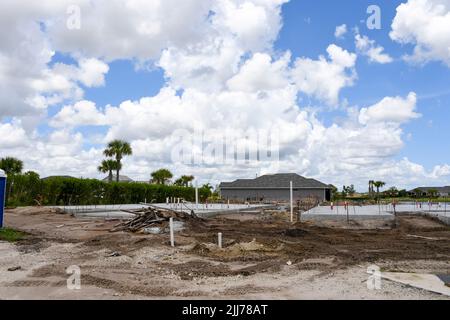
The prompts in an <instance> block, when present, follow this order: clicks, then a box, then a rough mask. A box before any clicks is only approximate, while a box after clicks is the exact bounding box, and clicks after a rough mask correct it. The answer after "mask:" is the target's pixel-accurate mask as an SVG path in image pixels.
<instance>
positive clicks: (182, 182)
mask: <svg viewBox="0 0 450 320" xmlns="http://www.w3.org/2000/svg"><path fill="white" fill-rule="evenodd" d="M194 179H195V178H194V176H181V178H179V179H177V181H175V185H177V186H182V187H189V183H191V182H192V181H194Z"/></svg>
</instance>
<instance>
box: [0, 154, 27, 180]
mask: <svg viewBox="0 0 450 320" xmlns="http://www.w3.org/2000/svg"><path fill="white" fill-rule="evenodd" d="M0 169H2V170H3V171H5V173H6V174H7V175H8V176H9V175H15V174H20V173H21V172H22V170H23V161H22V160H19V159H16V158H13V157H6V158H2V159H0Z"/></svg>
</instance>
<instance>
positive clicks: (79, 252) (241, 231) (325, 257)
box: [0, 208, 450, 299]
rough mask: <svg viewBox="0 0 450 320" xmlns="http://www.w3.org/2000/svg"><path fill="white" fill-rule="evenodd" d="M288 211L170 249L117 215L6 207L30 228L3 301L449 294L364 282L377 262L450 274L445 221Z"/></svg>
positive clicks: (5, 280) (1, 269)
mask: <svg viewBox="0 0 450 320" xmlns="http://www.w3.org/2000/svg"><path fill="white" fill-rule="evenodd" d="M286 217H287V216H286V214H280V213H277V214H274V213H265V214H244V215H233V216H226V217H221V218H216V219H211V220H192V221H189V222H187V223H186V229H185V230H184V231H182V232H180V233H177V234H176V244H177V245H176V248H171V247H170V246H169V245H168V240H169V239H168V235H165V234H163V235H141V234H130V233H123V232H120V233H110V232H109V230H110V229H111V228H112V227H113V226H114V225H116V224H117V223H118V222H117V221H104V220H86V219H75V218H73V217H71V216H68V215H61V214H58V213H56V212H50V211H48V210H46V209H40V208H19V209H15V210H8V211H7V213H6V225H8V226H9V227H13V228H15V229H19V230H22V231H25V232H27V233H28V236H27V238H26V239H25V240H23V241H20V242H19V243H17V244H9V243H6V242H0V299H23V298H26V299H91V298H95V299H167V298H172V299H186V298H189V299H244V298H245V299H448V297H444V296H440V295H437V294H433V293H430V292H427V291H424V290H419V289H415V288H409V287H406V286H403V285H400V284H397V283H394V282H390V281H384V280H383V281H382V287H381V290H368V289H367V285H366V281H367V279H368V274H367V267H368V266H370V265H372V264H376V265H378V266H379V267H380V268H381V270H384V271H399V272H421V273H433V274H450V250H449V248H450V228H449V227H446V226H444V225H442V224H440V223H438V222H436V221H433V220H429V219H427V218H423V217H411V216H402V217H399V218H398V220H397V223H396V224H395V225H393V226H391V227H389V228H388V227H387V226H383V227H380V228H376V229H373V228H372V229H367V228H366V227H364V226H359V227H358V225H357V223H356V224H352V226H351V227H348V226H347V225H346V224H344V225H333V226H326V227H325V226H323V225H320V226H319V225H314V224H312V223H302V224H301V223H297V224H294V225H291V224H289V223H287V222H286V220H287V219H286ZM330 227H333V228H330ZM218 232H222V233H223V235H224V248H223V249H219V248H218V247H217V246H216V245H215V243H216V241H217V233H218ZM72 265H77V266H79V267H80V269H81V285H82V288H81V290H69V289H67V285H66V283H67V279H68V277H69V275H68V274H66V269H67V267H69V266H72ZM14 267H20V269H19V270H16V271H8V269H9V268H14Z"/></svg>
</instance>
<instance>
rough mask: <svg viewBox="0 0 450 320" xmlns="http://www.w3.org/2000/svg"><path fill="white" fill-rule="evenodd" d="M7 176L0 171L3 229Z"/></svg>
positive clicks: (1, 222)
mask: <svg viewBox="0 0 450 320" xmlns="http://www.w3.org/2000/svg"><path fill="white" fill-rule="evenodd" d="M5 195H6V174H5V172H4V171H3V170H1V169H0V228H3V213H4V212H5Z"/></svg>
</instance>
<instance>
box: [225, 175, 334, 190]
mask: <svg viewBox="0 0 450 320" xmlns="http://www.w3.org/2000/svg"><path fill="white" fill-rule="evenodd" d="M291 181H292V182H293V186H294V188H295V189H329V188H330V186H329V185H326V184H324V183H322V182H320V181H317V180H315V179H308V178H305V177H302V176H300V175H298V174H296V173H280V174H272V175H265V176H261V177H258V178H256V179H239V180H236V181H234V182H222V183H221V184H220V186H219V188H220V189H289V187H290V182H291Z"/></svg>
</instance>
